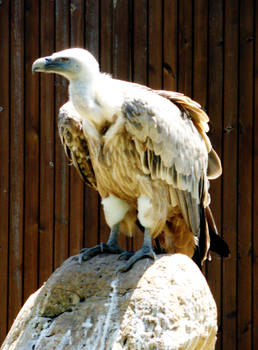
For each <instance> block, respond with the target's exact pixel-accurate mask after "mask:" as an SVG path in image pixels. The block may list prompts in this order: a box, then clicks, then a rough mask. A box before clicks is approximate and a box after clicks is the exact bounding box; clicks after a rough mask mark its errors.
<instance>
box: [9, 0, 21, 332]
mask: <svg viewBox="0 0 258 350" xmlns="http://www.w3.org/2000/svg"><path fill="white" fill-rule="evenodd" d="M23 6H24V4H23V1H22V0H15V1H12V2H11V37H10V39H11V52H10V59H11V61H10V69H11V77H10V103H11V105H10V133H11V140H10V151H11V153H10V235H9V286H8V287H9V289H8V293H9V300H8V325H9V326H10V325H11V324H12V322H13V320H14V318H15V316H16V315H17V313H18V311H19V310H20V308H21V306H22V297H23V290H22V282H23V281H22V277H23V271H22V264H23V208H24V205H23V204H24V203H23V199H24V188H23V186H24V113H23V108H24V86H23V84H24V72H23V64H24V51H23V40H24V38H23V29H24V18H23V13H24V7H23Z"/></svg>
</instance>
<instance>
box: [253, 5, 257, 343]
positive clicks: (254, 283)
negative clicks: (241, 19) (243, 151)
mask: <svg viewBox="0 0 258 350" xmlns="http://www.w3.org/2000/svg"><path fill="white" fill-rule="evenodd" d="M254 32H255V33H256V34H255V47H254V50H255V51H254V57H253V58H254V68H253V88H254V96H253V101H254V103H253V105H254V113H253V123H254V125H253V136H254V139H253V222H252V224H253V260H252V262H253V271H252V281H253V285H252V295H253V300H252V302H253V303H252V307H253V310H252V312H253V314H252V316H253V327H252V346H253V349H256V348H258V235H257V228H258V120H257V115H258V75H257V73H256V72H257V71H258V37H257V33H258V5H257V2H255V1H254Z"/></svg>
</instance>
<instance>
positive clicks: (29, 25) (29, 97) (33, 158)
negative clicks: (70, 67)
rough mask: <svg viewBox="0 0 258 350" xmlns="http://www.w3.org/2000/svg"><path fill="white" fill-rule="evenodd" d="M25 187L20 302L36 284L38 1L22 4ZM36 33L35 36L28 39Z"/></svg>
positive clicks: (35, 287)
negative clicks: (34, 70)
mask: <svg viewBox="0 0 258 350" xmlns="http://www.w3.org/2000/svg"><path fill="white" fill-rule="evenodd" d="M24 10H25V34H24V40H25V48H24V51H25V52H24V53H25V58H26V59H25V67H24V68H25V72H24V74H25V89H24V92H25V93H24V104H25V108H24V111H25V115H24V123H25V150H24V152H25V163H24V166H25V169H24V176H25V187H24V191H25V193H24V260H23V261H24V262H23V264H24V276H23V280H24V288H23V293H24V295H23V302H24V301H25V300H26V299H27V298H28V297H29V296H30V294H31V290H35V289H37V286H38V211H39V192H38V191H39V77H38V76H35V77H33V76H32V74H31V66H32V63H33V61H34V57H36V56H38V55H39V47H38V43H39V30H38V29H39V4H38V3H37V2H35V1H33V0H31V1H26V4H25V9H24ZM32 32H35V34H34V39H35V40H33V41H32V40H28V38H29V37H30V35H31V33H32Z"/></svg>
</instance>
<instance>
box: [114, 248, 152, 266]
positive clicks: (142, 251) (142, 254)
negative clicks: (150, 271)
mask: <svg viewBox="0 0 258 350" xmlns="http://www.w3.org/2000/svg"><path fill="white" fill-rule="evenodd" d="M143 258H151V259H153V260H156V254H155V253H154V251H153V249H149V250H148V251H147V249H146V247H143V248H141V249H140V250H138V251H137V252H136V253H135V254H134V255H133V256H131V258H130V259H129V260H128V261H127V262H126V263H125V264H123V265H121V266H119V267H118V269H117V272H126V271H128V270H130V268H131V267H132V266H133V265H134V264H135V263H136V261H138V260H140V259H143Z"/></svg>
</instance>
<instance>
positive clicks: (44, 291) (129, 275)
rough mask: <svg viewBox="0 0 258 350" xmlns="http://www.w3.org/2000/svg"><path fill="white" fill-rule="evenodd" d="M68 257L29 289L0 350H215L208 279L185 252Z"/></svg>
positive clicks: (214, 322)
mask: <svg viewBox="0 0 258 350" xmlns="http://www.w3.org/2000/svg"><path fill="white" fill-rule="evenodd" d="M119 264H121V261H118V260H117V256H114V255H100V256H97V257H95V258H93V259H91V260H89V261H87V262H84V263H82V264H81V265H80V264H79V263H78V262H77V257H71V258H69V259H68V260H66V261H65V262H64V264H63V265H62V266H61V267H60V268H59V269H57V270H56V271H55V272H54V273H53V274H52V276H51V277H50V278H49V280H48V281H47V282H46V283H45V285H44V286H43V287H42V288H41V289H40V290H39V291H37V292H36V293H35V294H33V295H32V296H31V297H30V298H29V299H28V301H27V302H26V303H25V305H24V306H23V308H22V310H21V311H20V313H19V315H18V316H17V318H16V320H15V322H14V324H13V326H12V328H11V330H10V332H9V334H8V336H7V338H6V340H5V342H4V343H3V345H2V347H1V350H7V349H8V350H14V349H15V350H18V349H19V350H23V349H24V350H25V349H26V350H29V349H32V350H43V349H44V350H46V349H51V350H54V349H56V350H57V349H58V350H61V349H63V350H65V349H76V350H77V349H78V350H79V349H85V350H86V349H88V350H111V349H112V350H120V349H124V350H125V349H126V350H129V349H130V350H134V349H136V350H143V349H148V350H151V349H153V350H154V349H156V350H163V349H164V350H172V349H173V350H176V349H196V350H197V349H203V350H211V349H214V348H215V342H216V332H217V311H216V305H215V301H214V299H213V297H212V295H211V292H210V290H209V287H208V285H207V282H206V280H205V278H204V276H203V275H202V273H201V272H200V270H199V269H198V267H197V266H196V265H195V263H194V262H192V260H191V259H189V258H188V257H187V256H185V255H181V254H174V255H163V256H160V257H159V258H158V259H157V260H156V261H155V262H154V263H153V262H152V261H151V260H150V259H144V260H141V261H139V262H137V263H136V264H135V265H134V266H133V268H132V269H131V270H130V271H128V272H126V273H119V274H116V273H115V270H116V268H117V266H118V265H119Z"/></svg>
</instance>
